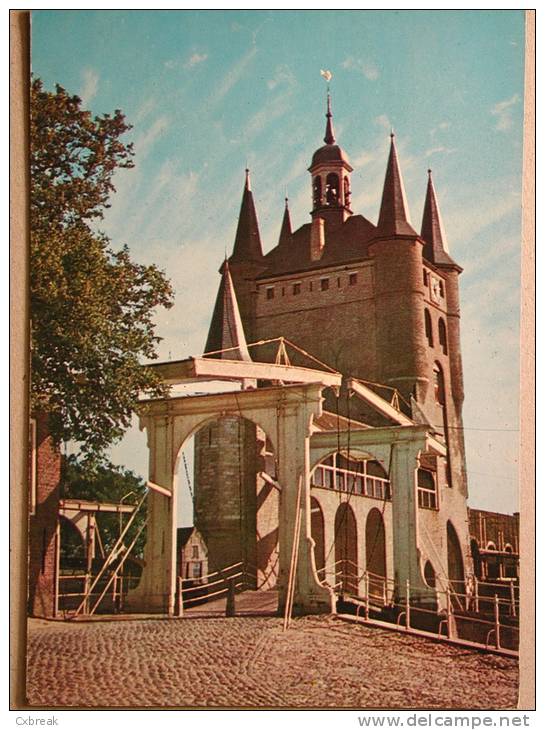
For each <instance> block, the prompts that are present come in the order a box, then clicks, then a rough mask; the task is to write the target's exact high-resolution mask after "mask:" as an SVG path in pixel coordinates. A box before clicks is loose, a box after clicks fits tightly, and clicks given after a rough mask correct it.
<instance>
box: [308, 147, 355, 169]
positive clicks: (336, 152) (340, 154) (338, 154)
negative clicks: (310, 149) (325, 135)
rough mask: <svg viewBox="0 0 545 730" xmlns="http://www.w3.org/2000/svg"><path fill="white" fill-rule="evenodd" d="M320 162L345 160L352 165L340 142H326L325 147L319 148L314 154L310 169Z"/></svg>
mask: <svg viewBox="0 0 545 730" xmlns="http://www.w3.org/2000/svg"><path fill="white" fill-rule="evenodd" d="M320 162H344V163H345V164H347V165H348V166H349V167H350V162H349V161H348V157H347V156H346V152H345V151H344V150H343V148H342V147H339V145H338V144H325V145H324V146H323V147H320V148H319V149H317V150H316V152H315V153H314V154H313V155H312V162H311V163H310V168H309V169H312V168H313V167H314V166H315V165H318V164H319V163H320ZM350 169H352V168H350Z"/></svg>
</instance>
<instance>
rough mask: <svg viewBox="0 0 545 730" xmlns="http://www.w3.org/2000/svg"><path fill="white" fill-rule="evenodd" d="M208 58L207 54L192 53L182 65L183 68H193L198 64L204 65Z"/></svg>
mask: <svg viewBox="0 0 545 730" xmlns="http://www.w3.org/2000/svg"><path fill="white" fill-rule="evenodd" d="M207 58H208V53H193V54H191V56H190V57H189V58H188V59H187V61H186V62H185V63H184V68H193V67H194V66H197V65H198V64H199V63H204V62H205V61H206V59H207Z"/></svg>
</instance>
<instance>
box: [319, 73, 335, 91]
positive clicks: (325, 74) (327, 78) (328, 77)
mask: <svg viewBox="0 0 545 730" xmlns="http://www.w3.org/2000/svg"><path fill="white" fill-rule="evenodd" d="M320 74H321V75H322V76H323V77H324V79H325V80H326V81H327V90H328V91H329V82H330V81H331V79H332V78H333V74H332V73H331V71H328V70H327V69H326V70H324V69H323V68H321V69H320Z"/></svg>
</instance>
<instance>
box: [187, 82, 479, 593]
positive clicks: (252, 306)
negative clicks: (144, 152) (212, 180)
mask: <svg viewBox="0 0 545 730" xmlns="http://www.w3.org/2000/svg"><path fill="white" fill-rule="evenodd" d="M308 170H309V173H310V191H309V193H310V195H309V197H310V199H311V200H312V211H311V214H310V215H311V220H310V222H309V223H306V224H304V225H302V226H301V227H300V228H298V229H297V230H292V225H291V219H290V212H289V208H288V201H287V200H286V206H285V210H284V212H283V219H282V224H281V229H280V235H279V240H278V243H277V245H276V246H275V247H274V248H273V249H272V250H271V251H269V252H268V253H266V254H264V253H263V251H262V247H261V241H260V235H259V227H258V221H257V215H256V210H255V206H254V201H253V196H252V191H251V187H250V181H249V175H248V171H246V181H245V184H244V191H243V198H242V205H241V209H240V216H239V221H238V227H237V232H236V238H235V244H234V249H233V253H232V256H231V257H230V259H229V267H228V272H227V273H228V276H229V281H230V282H231V284H230V285H229V286H231V285H232V291H231V294H230V295H229V299H230V302H231V305H230V306H231V308H235V309H236V311H237V316H239V315H238V312H240V321H241V328H239V329H237V328H234V329H233V327H231V331H232V332H236V333H238V334H236V337H235V340H233V341H232V342H231V343H230V345H231V346H235V345H238V344H239V342H238V340H240V338H245V342H255V341H257V340H262V339H268V338H275V337H280V336H282V337H285V338H286V339H288V340H290V341H292V342H294V343H295V344H296V345H298V346H299V347H301V348H303V349H304V350H306V351H308V352H310V353H312V354H313V355H314V356H316V357H318V358H320V359H321V360H322V361H323V362H325V363H327V364H328V365H330V366H331V367H333V368H335V369H336V370H338V371H340V372H341V373H342V374H343V375H344V376H346V377H354V378H358V379H360V380H365V381H368V382H371V383H374V384H380V385H381V386H383V387H382V389H380V388H379V390H378V392H379V393H380V394H381V395H383V396H384V395H385V393H388V392H390V393H392V392H396V393H398V394H399V403H400V407H401V410H402V411H404V412H405V414H406V415H407V416H408V417H409V418H411V419H412V420H413V421H415V422H416V423H425V424H429V425H430V426H431V427H432V428H433V430H434V431H435V432H436V433H437V434H438V435H439V437H440V438H443V439H444V441H445V443H446V445H447V453H448V455H447V457H446V458H445V459H437V460H432V462H430V463H426V460H425V458H423V459H422V463H421V464H420V466H421V467H423V469H420V470H419V476H418V479H419V480H420V478H421V476H422V475H421V474H420V472H422V471H425V470H426V469H427V470H428V471H427V474H428V476H427V477H426V476H425V475H424V476H423V477H422V478H423V479H424V481H425V479H426V478H428V479H429V480H430V481H429V484H428V486H427V487H426V488H427V489H428V491H429V492H435V495H434V496H433V497H430V498H429V499H427V500H421V502H420V508H421V509H420V510H419V512H422V513H424V512H427V511H431V510H435V511H436V512H437V514H436V515H435V516H433V515H431V514H422V519H421V529H422V530H424V529H425V530H426V535H427V539H428V542H429V543H432V544H431V547H430V549H429V552H430V554H429V555H427V556H426V555H422V563H423V564H424V562H425V558H426V557H427V558H428V559H429V561H431V562H430V564H431V563H433V565H434V570H435V571H437V572H442V573H443V574H448V576H449V579H452V580H456V581H458V582H460V583H461V582H463V580H465V579H466V578H467V572H468V566H469V564H470V561H469V537H468V529H467V511H466V498H467V481H466V470H465V455H464V436H463V428H462V404H463V398H464V389H463V377H462V361H461V352H460V307H459V294H458V277H459V275H460V273H461V272H462V269H461V268H460V266H458V264H457V263H456V262H455V261H454V260H453V259H452V258H451V257H450V255H449V253H448V247H447V241H446V237H445V233H444V230H443V226H442V222H441V217H440V213H439V207H438V203H437V197H436V192H435V189H434V184H433V180H432V176H431V171H430V170H428V180H427V190H426V197H425V203H424V210H423V217H422V226H421V229H420V233H417V231H416V230H415V229H414V228H413V226H412V225H411V223H410V219H409V212H408V207H407V202H406V198H405V191H404V187H403V180H402V176H401V169H400V164H399V160H398V155H397V150H396V144H395V136H394V134H393V133H392V134H391V141H390V153H389V158H388V161H387V167H386V175H385V180H384V187H383V193H382V201H381V206H380V213H379V219H378V222H377V224H376V225H374V224H373V223H372V222H371V221H369V220H368V219H367V218H366V217H364V216H363V215H359V214H354V213H353V211H352V209H351V180H350V174H351V172H352V171H353V168H352V167H351V165H350V162H349V160H348V157H347V155H346V153H345V151H344V150H343V149H342V148H341V147H340V146H339V145H338V144H337V143H336V139H335V133H334V128H333V116H332V111H331V99H330V97H329V94H328V97H327V112H326V129H325V135H324V145H323V146H321V147H320V148H319V149H317V150H316V152H315V153H314V155H313V156H312V160H311V164H310V166H309V168H308ZM225 277H226V273H225V267H224V272H223V281H222V285H221V289H220V294H219V295H218V299H219V297H220V295H221V296H224V295H223V294H221V292H222V291H225V286H226V283H225ZM231 277H232V278H231ZM226 318H227V319H228V316H227V315H226V312H225V311H224V309H218V304H216V309H215V311H214V318H213V321H212V325H211V328H210V334H209V338H208V342H207V346H206V349H207V351H210V350H220V349H222V347H223V348H224V347H225V341H222V340H221V338H218V336H217V333H218V332H221V331H225V329H226V326H225V321H227V320H226ZM239 352H242V350H239ZM246 354H247V351H246ZM241 356H242V355H241ZM244 356H246V355H244ZM377 387H378V386H377ZM394 389H395V390H394ZM325 405H326V407H327V408H328V409H329V410H330V411H333V412H335V411H336V412H338V413H340V414H341V415H344V416H347V415H348V416H349V417H350V418H351V419H355V420H357V421H360V422H364V423H367V424H369V425H371V426H380V425H384V424H383V423H381V422H380V420H377V416H376V414H372V413H371V412H369V410H368V409H366V406H365V404H363V403H360V402H359V401H358V402H356V399H351V401H349V399H348V397H347V394H346V393H345V392H341V395H340V397H339V398H338V399H337V401H336V402H335V398H334V397H333V396H329V397H328V400H327V401H326V404H325ZM232 428H234V427H232ZM232 428H231V430H232ZM253 430H255V429H253ZM250 431H252V429H251V428H250ZM210 438H211V437H210ZM210 438H209V441H207V440H206V437H205V436H203V435H198V437H197V440H196V472H195V481H196V487H195V488H196V493H197V494H198V493H200V494H205V493H206V494H208V495H209V496H211V495H212V492H211V491H210V490H212V491H213V490H214V489H215V490H216V491H215V495H216V496H215V497H213V498H212V501H211V502H210V501H208V502H207V504H205V503H204V502H203V501H202V500H201V501H200V502H199V500H198V499H197V507H196V514H195V517H196V525H197V527H198V528H199V530H201V532H203V534H205V537H207V532H208V535H209V536H212V535H213V534H214V528H213V526H212V524H211V522H210V520H208V519H207V514H211V512H210V510H214V509H216V507H217V506H218V505H219V504H220V502H221V500H224V501H229V503H230V504H231V505H232V507H233V515H232V519H233V520H234V519H235V513H237V515H238V514H241V515H248V514H249V513H250V512H251V513H252V514H253V515H254V518H253V519H252V520H250V519H248V518H247V517H246V518H242V517H240V518H238V519H239V521H240V527H238V528H237V533H238V534H239V537H238V538H237V540H239V541H240V544H242V543H244V544H245V546H246V547H245V548H244V550H246V553H248V545H249V544H251V545H252V546H253V547H252V551H253V555H254V556H256V555H257V556H259V553H260V550H259V541H260V539H261V537H260V531H259V524H258V528H257V533H256V521H255V514H256V489H257V493H258V494H259V485H258V484H257V482H256V474H257V473H258V470H259V466H258V465H257V466H256V464H255V463H254V464H253V466H252V467H251V469H250V472H248V471H247V470H246V472H245V476H244V485H245V489H242V488H241V486H240V484H239V477H238V474H237V475H236V478H235V476H233V477H232V478H231V479H229V478H228V474H226V473H225V472H223V473H222V468H221V461H220V459H219V457H218V454H219V453H222V452H226V451H227V452H228V451H231V453H232V454H234V452H233V449H234V448H235V445H234V444H233V442H232V441H230V439H229V437H228V434H227V433H225V434H224V437H220V438H219V440H216V441H215V442H214V443H212V441H210ZM254 438H255V435H254V434H253V433H249V432H248V433H246V434H245V439H244V440H243V441H242V442H240V441H239V442H238V443H237V444H236V449H237V450H238V451H239V452H240V453H241V454H242V453H244V454H246V456H245V457H244V458H245V461H246V464H248V462H249V460H250V456H249V454H250V453H251V454H252V455H253V456H252V458H254V456H255V447H252V446H249V444H248V441H247V440H246V439H250V440H252V439H254ZM254 443H255V441H254ZM259 443H261V447H263V443H262V442H259ZM252 449H254V450H253V451H252ZM262 451H263V448H262ZM235 456H236V454H235ZM254 461H255V459H254ZM239 466H241V462H240V461H239ZM235 471H237V472H239V473H240V469H237V470H235ZM212 484H215V485H216V486H215V487H212ZM256 485H257V486H256ZM411 488H412V487H411ZM415 488H416V487H415ZM258 502H259V499H258ZM439 505H441V509H439ZM267 514H268V516H267V519H268V520H269V522H270V524H271V525H272V524H273V522H274V519H273V516H274V505H273V508H272V509H271V510H269V512H268V513H267ZM257 515H258V517H257V520H258V523H259V509H258V510H257ZM243 519H245V520H246V524H247V529H248V530H250V531H251V534H250V533H248V532H246V533H245V535H244V538H243V539H242V540H241V536H242V534H243V532H244V530H243V528H242V520H243ZM204 523H206V524H204ZM203 528H204V529H203ZM232 534H233V535H234V532H233V533H232ZM271 535H272V532H271ZM212 539H214V538H212ZM272 539H273V538H272V537H270V539H269V542H270V541H271V540H272ZM387 539H388V538H387ZM456 543H457V545H456ZM237 550H238V554H239V555H240V556H241V559H242V552H243V551H242V548H237V549H236V550H234V552H235V553H236V552H237ZM434 551H435V554H434V555H433V556H432V555H431V553H432V552H434ZM212 552H214V551H212ZM229 553H230V555H231V556H232V554H233V550H231V549H230V550H229ZM219 559H220V558H219V556H218V558H217V560H218V561H219ZM269 562H270V561H269ZM211 563H212V564H214V557H213V556H212V555H211Z"/></svg>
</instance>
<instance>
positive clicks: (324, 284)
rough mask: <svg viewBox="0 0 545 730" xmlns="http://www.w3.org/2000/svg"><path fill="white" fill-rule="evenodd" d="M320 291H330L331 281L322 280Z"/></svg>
mask: <svg viewBox="0 0 545 730" xmlns="http://www.w3.org/2000/svg"><path fill="white" fill-rule="evenodd" d="M320 289H321V290H322V291H327V290H328V289H329V279H320Z"/></svg>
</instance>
